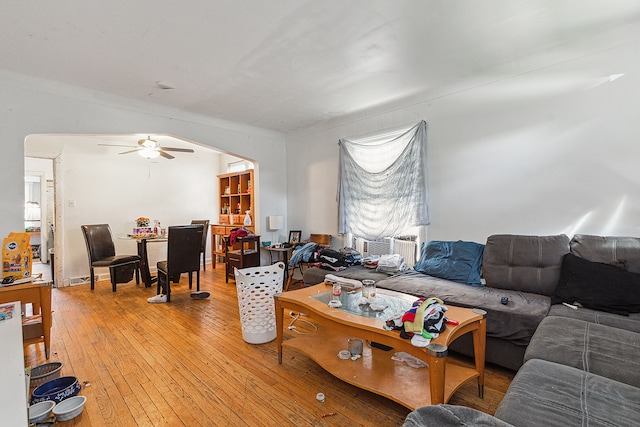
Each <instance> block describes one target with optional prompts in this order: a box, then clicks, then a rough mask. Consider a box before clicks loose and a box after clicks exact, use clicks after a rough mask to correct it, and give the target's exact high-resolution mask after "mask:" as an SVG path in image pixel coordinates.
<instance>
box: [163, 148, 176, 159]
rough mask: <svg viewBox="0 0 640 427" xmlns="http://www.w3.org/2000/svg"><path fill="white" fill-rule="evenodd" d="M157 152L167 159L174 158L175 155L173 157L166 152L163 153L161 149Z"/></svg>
mask: <svg viewBox="0 0 640 427" xmlns="http://www.w3.org/2000/svg"><path fill="white" fill-rule="evenodd" d="M159 153H160V155H161V156H162V157H164V158H165V159H169V160H171V159H175V157H173V156H172V155H171V154H167V153H165V152H164V151H162V150H160V151H159Z"/></svg>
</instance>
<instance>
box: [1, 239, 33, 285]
mask: <svg viewBox="0 0 640 427" xmlns="http://www.w3.org/2000/svg"><path fill="white" fill-rule="evenodd" d="M31 256H32V254H31V236H30V235H29V233H16V232H11V233H9V236H8V237H5V238H4V243H3V245H2V277H3V278H5V277H7V276H13V278H14V279H15V280H20V279H25V278H28V277H31Z"/></svg>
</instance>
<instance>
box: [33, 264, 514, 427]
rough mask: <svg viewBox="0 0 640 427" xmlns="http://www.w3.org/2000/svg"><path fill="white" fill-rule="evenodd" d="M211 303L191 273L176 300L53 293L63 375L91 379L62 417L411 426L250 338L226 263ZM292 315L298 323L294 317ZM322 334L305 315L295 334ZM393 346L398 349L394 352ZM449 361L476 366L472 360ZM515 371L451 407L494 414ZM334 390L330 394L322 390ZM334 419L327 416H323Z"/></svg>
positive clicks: (396, 410) (206, 286)
mask: <svg viewBox="0 0 640 427" xmlns="http://www.w3.org/2000/svg"><path fill="white" fill-rule="evenodd" d="M201 289H202V290H206V291H208V292H210V293H211V297H210V298H208V299H205V300H193V299H191V298H190V296H189V294H190V292H191V291H190V290H189V287H188V280H187V278H186V276H185V277H183V278H182V280H181V282H180V283H179V284H172V291H173V292H172V298H171V303H168V304H149V303H147V298H148V297H150V296H152V295H154V294H155V287H152V288H144V286H142V285H136V284H135V281H132V282H130V283H126V284H119V285H118V288H117V292H115V293H113V292H111V286H110V284H109V283H107V282H99V283H97V284H96V288H95V290H94V291H91V290H90V289H89V286H88V285H80V286H74V287H70V288H61V289H54V290H53V293H52V296H53V302H52V304H53V309H54V315H53V327H52V335H51V336H52V339H51V348H52V357H51V361H54V360H56V361H60V362H62V363H63V364H64V366H63V372H62V375H73V376H76V377H77V378H78V380H79V381H80V382H81V383H84V382H88V385H87V386H85V387H83V389H82V391H81V394H82V395H84V396H86V397H87V404H86V406H85V410H84V412H83V413H82V415H81V416H79V417H78V418H76V419H74V420H72V421H69V422H67V423H65V425H73V426H82V427H87V426H89V427H101V426H109V427H111V426H123V427H139V426H154V427H155V426H189V427H190V426H289V425H290V426H315V425H332V426H354V425H372V424H376V425H385V426H399V425H402V423H403V421H404V418H405V417H406V415H407V414H408V413H409V410H408V409H407V408H405V407H403V406H402V405H399V404H397V403H395V402H393V401H390V400H389V399H386V398H384V397H381V396H377V395H375V394H373V393H370V392H367V391H365V390H361V389H359V388H357V387H354V386H351V385H349V384H347V383H345V382H343V381H341V380H339V379H337V378H335V377H333V376H332V375H330V374H329V373H327V372H326V371H324V370H323V369H322V368H320V367H319V366H318V365H317V364H316V363H315V362H313V361H311V360H310V359H309V358H307V357H305V356H304V355H302V354H299V353H296V352H295V351H293V350H291V349H285V350H284V358H283V363H282V365H280V364H278V356H277V352H276V344H275V341H272V342H270V343H266V344H260V345H255V344H248V343H246V342H245V341H244V340H243V339H242V329H241V325H240V320H239V313H238V301H237V295H236V290H235V285H234V284H233V283H225V281H224V265H223V264H218V268H217V269H211V268H208V269H207V270H206V271H202V272H201ZM287 321H290V319H287ZM297 332H301V333H305V332H306V333H313V327H311V326H309V325H307V324H306V323H305V322H304V319H301V320H297V321H296V331H287V335H290V336H293V334H294V333H297ZM391 355H392V352H390V355H389V357H391ZM451 359H452V362H455V363H469V361H468V359H465V358H464V357H452V358H451ZM42 363H45V359H44V349H43V346H42V345H40V344H39V345H30V346H28V347H25V364H26V365H27V366H36V365H38V364H42ZM513 375H514V373H513V372H511V371H508V370H504V369H500V368H497V367H495V366H491V365H489V366H488V367H487V370H486V381H485V382H486V384H485V398H484V399H480V398H479V397H478V394H477V393H478V391H477V386H476V385H474V384H467V385H465V386H463V387H461V388H460V389H459V390H458V391H457V392H456V394H454V396H453V398H452V399H451V401H450V403H454V404H461V405H466V406H470V407H474V408H476V409H480V410H482V411H484V412H487V413H491V414H492V413H494V412H495V410H496V407H497V405H498V404H499V402H500V400H501V399H502V396H503V395H504V393H505V391H506V389H507V387H508V386H509V383H510V381H511V379H512V378H513ZM318 392H322V393H324V394H325V396H326V400H325V401H324V402H318V401H317V400H316V394H317V393H318ZM331 412H336V415H333V416H330V417H326V418H322V415H324V414H328V413H331Z"/></svg>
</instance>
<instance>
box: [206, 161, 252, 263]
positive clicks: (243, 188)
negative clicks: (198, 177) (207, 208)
mask: <svg viewBox="0 0 640 427" xmlns="http://www.w3.org/2000/svg"><path fill="white" fill-rule="evenodd" d="M253 190H254V180H253V169H249V170H246V171H242V172H233V173H225V174H222V175H218V194H219V202H220V211H219V212H218V223H217V224H212V225H211V236H212V237H213V240H212V245H211V259H212V264H213V267H214V268H215V266H216V258H217V257H223V256H224V241H223V240H222V239H223V238H224V236H228V235H229V233H230V232H231V230H232V229H233V228H236V227H242V226H244V218H245V215H246V212H247V211H249V216H250V217H251V226H248V227H247V228H248V229H250V230H251V231H253V232H255V226H254V221H255V216H254V209H253V206H254V204H253V200H254V199H253V194H254V191H253Z"/></svg>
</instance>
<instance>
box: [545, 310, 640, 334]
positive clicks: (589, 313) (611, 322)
mask: <svg viewBox="0 0 640 427" xmlns="http://www.w3.org/2000/svg"><path fill="white" fill-rule="evenodd" d="M549 316H561V317H569V318H571V319H580V320H584V321H586V322H591V323H597V324H599V325H606V326H611V327H613V328H619V329H624V330H626V331H632V332H640V313H631V314H629V316H620V315H619V314H614V313H606V312H604V311H600V310H592V309H590V308H585V307H579V308H576V309H574V308H570V307H567V306H565V305H563V304H553V305H552V306H551V309H550V310H549Z"/></svg>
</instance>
